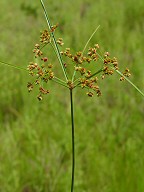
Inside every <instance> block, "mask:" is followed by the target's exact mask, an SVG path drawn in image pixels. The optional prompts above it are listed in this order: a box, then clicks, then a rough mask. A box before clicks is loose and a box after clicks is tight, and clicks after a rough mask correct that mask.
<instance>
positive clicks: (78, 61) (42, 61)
mask: <svg viewBox="0 0 144 192" xmlns="http://www.w3.org/2000/svg"><path fill="white" fill-rule="evenodd" d="M57 26H58V25H54V26H52V27H51V30H50V31H48V30H44V31H42V32H41V34H40V42H39V43H38V44H35V47H34V50H33V54H34V57H35V58H36V61H37V62H30V63H29V65H28V67H27V69H28V71H29V74H30V75H31V76H33V78H34V80H33V82H28V84H27V87H28V91H29V92H30V91H32V90H33V88H34V87H35V86H38V87H39V93H38V95H37V98H38V99H39V100H42V98H43V95H46V94H48V93H49V92H50V91H49V90H48V89H47V88H45V87H47V85H46V84H48V83H49V82H50V81H51V80H56V79H57V80H58V81H57V83H59V84H61V85H63V86H65V87H67V88H69V89H74V88H76V87H81V88H82V89H86V90H87V91H86V94H87V95H88V96H89V97H92V96H93V95H94V93H96V95H97V96H101V95H102V94H101V90H100V88H99V85H98V77H97V75H98V74H101V79H105V77H106V76H111V75H113V73H114V72H115V71H116V70H119V67H118V61H117V59H116V58H115V57H114V58H111V57H110V54H109V53H108V52H105V53H104V55H103V56H101V55H100V54H99V53H98V51H99V48H100V47H99V45H98V44H95V45H94V46H93V47H89V49H88V51H87V53H86V54H85V53H84V50H83V51H78V52H76V53H75V54H73V53H72V52H71V49H70V48H66V49H65V50H61V51H60V47H61V46H62V45H63V44H64V43H63V39H62V38H58V39H57V40H55V43H56V47H57V49H58V52H59V54H60V55H57V57H58V58H59V60H60V61H61V63H62V67H63V68H64V72H65V73H67V71H68V70H67V68H68V66H72V68H73V75H72V77H71V78H67V79H66V81H65V82H64V81H63V80H60V79H59V78H57V77H55V75H54V72H53V65H52V64H51V63H49V59H48V58H49V57H50V56H45V55H44V54H43V52H42V49H43V48H44V47H45V46H47V45H49V46H52V47H53V48H55V46H54V38H55V36H54V32H55V30H56V28H57ZM58 46H60V47H58ZM56 52H57V50H56ZM66 58H68V59H67V60H68V62H63V60H65V59H66ZM100 62H101V63H102V65H101V66H102V67H101V69H99V70H98V69H97V65H96V64H97V63H100ZM90 63H91V64H92V65H94V66H96V67H95V68H96V69H95V71H94V72H92V71H91V70H90V68H91V67H90ZM130 75H131V74H130V72H129V69H128V68H126V70H125V71H124V72H123V73H122V76H121V78H120V81H123V80H125V77H129V76H130ZM67 77H68V75H67Z"/></svg>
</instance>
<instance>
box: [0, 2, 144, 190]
mask: <svg viewBox="0 0 144 192" xmlns="http://www.w3.org/2000/svg"><path fill="white" fill-rule="evenodd" d="M40 3H41V6H42V8H43V11H44V15H45V19H46V22H47V25H48V27H47V29H45V30H43V31H42V32H41V33H40V41H39V42H38V43H36V44H35V46H34V49H33V54H34V61H32V62H30V63H29V65H28V66H27V69H25V68H23V67H17V66H15V65H12V64H9V63H7V62H2V61H0V63H1V64H4V65H8V66H11V67H14V68H17V69H20V70H25V71H27V72H28V73H29V75H30V76H32V79H33V80H32V82H28V83H27V88H28V91H29V92H31V91H32V90H33V89H34V88H35V87H38V90H39V91H38V94H37V99H38V100H39V101H41V100H42V99H43V98H44V96H45V95H47V94H49V93H50V90H49V89H48V84H49V83H50V82H51V81H54V82H55V83H57V84H59V85H61V86H63V87H65V88H67V89H68V90H69V93H70V106H71V142H72V166H71V168H72V170H71V192H73V191H74V180H75V179H74V176H75V123H74V103H73V91H74V89H76V88H81V89H83V90H85V93H86V94H87V95H88V97H93V96H94V95H97V96H98V97H99V96H101V95H102V93H101V90H100V87H99V81H100V80H103V79H105V78H107V77H108V76H111V75H113V74H114V73H118V74H119V75H120V79H119V80H120V81H124V80H126V81H127V82H128V83H130V84H131V85H132V86H133V87H134V88H135V89H136V90H137V91H138V92H139V93H140V94H141V95H142V96H143V97H144V93H143V92H142V91H141V90H139V88H138V87H137V86H136V85H135V84H133V83H132V82H131V81H130V80H129V77H130V76H131V74H130V70H129V69H128V68H126V69H125V71H124V72H120V70H119V65H118V60H117V58H116V57H113V58H112V57H111V56H110V54H109V52H105V53H104V54H101V52H100V46H99V44H97V43H96V44H94V46H93V47H89V48H88V44H89V42H90V40H91V38H92V37H93V36H94V34H95V33H96V31H97V30H98V28H99V26H98V27H97V28H96V29H95V31H94V32H93V33H92V35H91V36H90V38H89V39H88V41H87V42H86V44H85V46H84V49H83V50H82V51H77V52H76V53H72V51H71V49H70V48H69V47H68V48H65V49H63V48H62V46H63V44H64V42H63V39H62V38H58V39H57V38H56V37H55V32H56V30H57V28H58V25H53V26H52V25H51V22H50V20H49V16H48V13H47V11H46V8H45V5H44V3H43V0H40ZM48 46H51V47H52V50H53V51H54V53H55V55H56V57H57V60H58V62H59V64H60V67H61V69H62V72H63V76H64V80H63V79H61V78H59V77H57V76H56V75H55V72H54V69H53V63H50V62H49V58H50V54H49V55H45V53H44V51H43V50H44V49H46V48H47V47H48ZM99 64H100V67H99ZM91 66H92V69H93V70H91ZM98 67H99V68H98ZM70 71H71V73H70ZM98 75H99V76H100V78H98Z"/></svg>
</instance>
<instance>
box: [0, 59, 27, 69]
mask: <svg viewBox="0 0 144 192" xmlns="http://www.w3.org/2000/svg"><path fill="white" fill-rule="evenodd" d="M0 63H1V64H3V65H8V66H9V67H13V68H15V69H20V70H24V71H27V69H25V68H23V67H18V66H16V65H12V64H10V63H7V62H3V61H0Z"/></svg>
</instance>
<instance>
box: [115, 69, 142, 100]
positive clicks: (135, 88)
mask: <svg viewBox="0 0 144 192" xmlns="http://www.w3.org/2000/svg"><path fill="white" fill-rule="evenodd" d="M113 69H114V68H113ZM115 71H116V72H117V73H118V74H119V75H121V76H122V77H124V78H125V79H126V81H128V82H129V83H130V84H131V85H132V86H133V87H134V88H135V89H136V90H137V91H138V92H139V93H140V94H141V95H142V96H143V97H144V93H143V92H142V91H141V90H140V89H139V88H138V87H137V86H136V85H135V84H133V83H132V82H131V81H130V80H129V79H128V78H127V77H126V76H124V75H123V74H122V73H121V72H120V71H119V70H115Z"/></svg>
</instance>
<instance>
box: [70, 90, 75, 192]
mask: <svg viewBox="0 0 144 192" xmlns="http://www.w3.org/2000/svg"><path fill="white" fill-rule="evenodd" d="M72 91H73V90H72V89H70V102H71V125H72V135H71V136H72V176H71V192H73V191H74V175H75V141H74V138H75V136H74V110H73V93H72Z"/></svg>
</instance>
